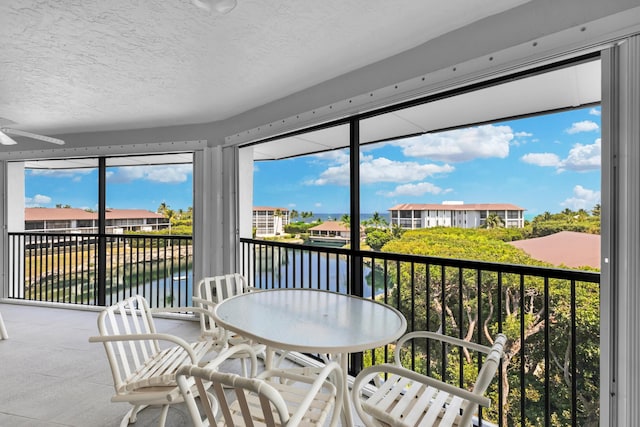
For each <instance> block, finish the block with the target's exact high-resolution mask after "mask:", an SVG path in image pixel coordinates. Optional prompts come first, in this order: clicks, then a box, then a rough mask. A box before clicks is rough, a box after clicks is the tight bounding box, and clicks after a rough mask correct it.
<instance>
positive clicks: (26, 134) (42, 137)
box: [0, 128, 64, 145]
mask: <svg viewBox="0 0 640 427" xmlns="http://www.w3.org/2000/svg"><path fill="white" fill-rule="evenodd" d="M0 130H2V132H4V133H10V134H13V135H18V136H24V137H27V138H32V139H39V140H41V141H46V142H51V143H52V144H58V145H64V141H63V140H61V139H58V138H52V137H50V136H45V135H39V134H37V133H31V132H25V131H23V130H17V129H9V128H2V129H0ZM9 139H11V138H9ZM12 141H13V140H12ZM14 144H15V141H14Z"/></svg>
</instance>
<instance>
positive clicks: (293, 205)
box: [287, 203, 296, 208]
mask: <svg viewBox="0 0 640 427" xmlns="http://www.w3.org/2000/svg"><path fill="white" fill-rule="evenodd" d="M287 206H288V207H290V208H295V207H296V204H295V203H289V204H288V205H287Z"/></svg>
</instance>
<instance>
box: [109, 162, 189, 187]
mask: <svg viewBox="0 0 640 427" xmlns="http://www.w3.org/2000/svg"><path fill="white" fill-rule="evenodd" d="M191 173H192V167H191V165H154V166H127V167H120V168H117V169H115V170H114V171H113V174H109V175H108V176H107V180H108V181H109V182H113V183H127V182H131V181H135V180H139V179H141V180H146V181H152V182H162V183H166V184H171V183H179V182H185V181H187V178H188V177H189V175H191Z"/></svg>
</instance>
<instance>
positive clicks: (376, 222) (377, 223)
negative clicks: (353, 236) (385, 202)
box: [371, 212, 389, 228]
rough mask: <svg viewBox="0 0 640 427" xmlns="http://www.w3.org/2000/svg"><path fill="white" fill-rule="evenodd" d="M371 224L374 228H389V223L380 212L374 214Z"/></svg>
mask: <svg viewBox="0 0 640 427" xmlns="http://www.w3.org/2000/svg"><path fill="white" fill-rule="evenodd" d="M371 224H372V225H373V226H374V227H377V228H380V227H382V226H387V225H388V224H389V223H388V222H387V220H386V219H384V218H383V217H382V216H381V215H380V214H379V213H378V212H374V213H373V215H372V216H371Z"/></svg>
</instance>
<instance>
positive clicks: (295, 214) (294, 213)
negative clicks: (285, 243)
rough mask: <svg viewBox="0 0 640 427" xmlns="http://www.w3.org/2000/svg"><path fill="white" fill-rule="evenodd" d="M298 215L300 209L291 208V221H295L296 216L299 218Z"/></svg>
mask: <svg viewBox="0 0 640 427" xmlns="http://www.w3.org/2000/svg"><path fill="white" fill-rule="evenodd" d="M298 216H299V214H298V211H297V210H295V209H291V212H289V218H291V221H292V222H293V221H294V220H295V219H296V218H298Z"/></svg>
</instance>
